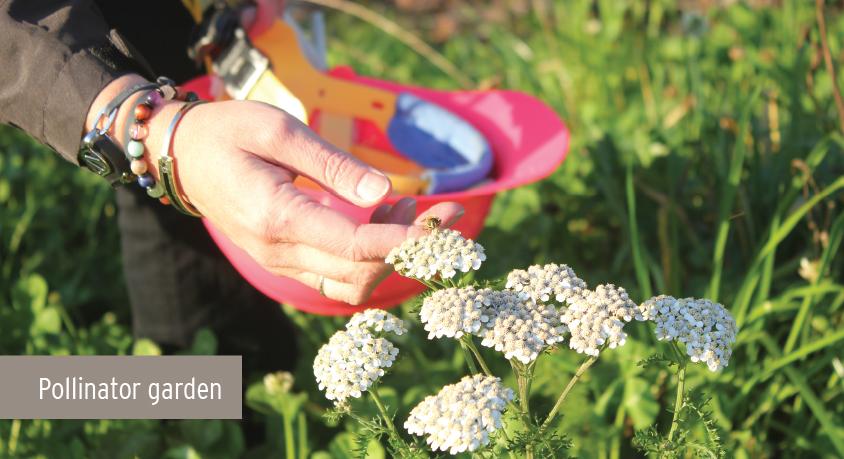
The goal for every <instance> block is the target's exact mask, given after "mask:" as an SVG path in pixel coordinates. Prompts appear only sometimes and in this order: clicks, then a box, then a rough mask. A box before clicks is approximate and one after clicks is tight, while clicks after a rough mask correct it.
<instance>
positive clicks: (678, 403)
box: [668, 363, 686, 442]
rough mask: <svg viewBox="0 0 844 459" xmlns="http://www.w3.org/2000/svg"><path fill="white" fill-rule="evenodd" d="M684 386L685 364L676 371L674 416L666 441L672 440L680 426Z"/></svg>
mask: <svg viewBox="0 0 844 459" xmlns="http://www.w3.org/2000/svg"><path fill="white" fill-rule="evenodd" d="M685 386H686V364H685V363H683V364H681V365H680V368H679V369H678V370H677V398H676V399H675V400H674V416H673V417H672V418H671V430H669V431H668V441H669V442H670V441H672V440H673V439H674V432H676V431H677V427H678V426H679V425H680V410H681V409H682V408H683V395H684V394H685Z"/></svg>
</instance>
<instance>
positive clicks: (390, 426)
mask: <svg viewBox="0 0 844 459" xmlns="http://www.w3.org/2000/svg"><path fill="white" fill-rule="evenodd" d="M369 396H370V397H371V398H372V401H373V402H375V406H377V407H378V411H379V412H380V413H381V417H382V418H384V423H386V424H387V428H388V429H390V434H391V435H392V436H393V438H395V440H396V442H397V443H401V444H404V440H403V439H402V438H401V435H399V431H398V430H396V426H395V425H394V424H393V418H391V417H390V415H389V414H387V408H386V407H384V402H382V401H381V397H379V396H378V391H377V390H376V389H375V388H371V389H370V390H369Z"/></svg>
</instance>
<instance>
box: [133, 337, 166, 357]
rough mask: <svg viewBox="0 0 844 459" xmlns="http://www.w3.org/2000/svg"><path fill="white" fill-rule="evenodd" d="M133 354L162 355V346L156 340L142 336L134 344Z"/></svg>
mask: <svg viewBox="0 0 844 459" xmlns="http://www.w3.org/2000/svg"><path fill="white" fill-rule="evenodd" d="M132 355H161V348H160V347H158V344H155V342H154V341H152V340H150V339H146V338H141V339H139V340H137V341H135V344H134V345H133V346H132Z"/></svg>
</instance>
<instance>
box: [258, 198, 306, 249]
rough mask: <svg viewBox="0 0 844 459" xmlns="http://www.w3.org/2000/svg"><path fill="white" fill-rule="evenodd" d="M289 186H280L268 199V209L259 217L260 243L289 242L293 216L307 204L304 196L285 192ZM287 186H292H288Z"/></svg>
mask: <svg viewBox="0 0 844 459" xmlns="http://www.w3.org/2000/svg"><path fill="white" fill-rule="evenodd" d="M288 185H289V184H284V185H281V186H280V187H279V188H278V190H277V191H276V192H275V193H272V196H271V197H270V199H269V202H270V204H269V209H268V210H267V211H265V212H262V213H261V216H260V217H259V223H258V225H257V227H258V228H259V237H260V239H261V241H263V242H265V243H268V244H273V243H284V242H291V241H290V228H291V227H292V223H293V219H294V216H295V215H297V214H299V212H300V211H299V209H301V208H302V207H303V206H305V205H306V204H307V202H306V201H307V200H308V199H309V198H307V197H306V196H305V195H298V194H294V195H293V197H292V198H291V197H290V193H288V191H287V190H286V188H287V187H288ZM289 186H292V184H290V185H289Z"/></svg>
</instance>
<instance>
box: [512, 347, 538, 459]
mask: <svg viewBox="0 0 844 459" xmlns="http://www.w3.org/2000/svg"><path fill="white" fill-rule="evenodd" d="M510 363H511V365H512V366H513V372H515V373H516V383H517V384H518V385H519V410H520V412H521V416H522V420H523V421H524V422H530V399H529V398H528V397H529V391H530V381H529V380H530V375H529V374H528V373H529V371H528V368H527V367H525V366H524V365H522V364H521V363H519V362H515V361H512V360H511V361H510ZM525 427H528V424H526V425H525ZM533 457H534V456H533V445H532V444H528V445H526V446H525V458H526V459H533Z"/></svg>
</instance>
